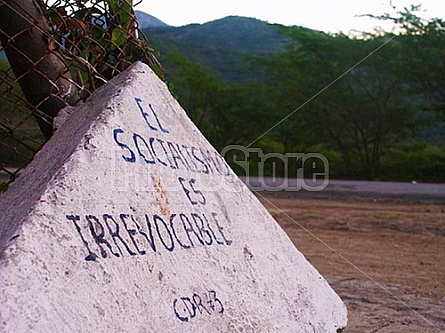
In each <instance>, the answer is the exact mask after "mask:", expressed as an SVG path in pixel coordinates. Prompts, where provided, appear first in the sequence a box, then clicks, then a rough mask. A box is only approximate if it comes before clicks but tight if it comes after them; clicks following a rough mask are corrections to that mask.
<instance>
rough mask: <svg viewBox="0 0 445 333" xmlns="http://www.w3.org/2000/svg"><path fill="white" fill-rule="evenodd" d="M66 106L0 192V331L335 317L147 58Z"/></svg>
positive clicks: (316, 278) (203, 327)
mask: <svg viewBox="0 0 445 333" xmlns="http://www.w3.org/2000/svg"><path fill="white" fill-rule="evenodd" d="M138 103H139V105H138ZM153 110H154V112H155V113H156V115H157V117H158V119H156V118H155V113H154V112H153ZM143 113H145V116H144V114H143ZM73 114H74V116H66V115H65V118H66V120H65V121H59V122H58V127H59V129H58V130H57V131H56V133H55V135H54V137H53V138H52V139H51V140H50V141H49V142H48V143H47V144H46V146H45V147H44V148H43V150H42V151H41V152H40V153H38V154H37V156H36V157H35V159H34V161H33V162H32V163H31V165H30V166H29V167H28V168H27V169H26V170H25V171H24V172H23V173H22V175H21V177H20V178H19V179H18V180H17V181H16V183H14V184H13V185H12V186H11V187H10V189H9V190H8V192H7V193H6V194H5V195H3V196H1V197H0V207H1V211H2V214H1V216H0V251H1V252H2V254H1V257H0V304H1V310H0V331H1V332H8V333H9V332H11V333H12V332H14V333H17V332H141V333H142V332H311V333H312V332H336V331H337V329H339V328H342V327H344V326H345V325H346V321H347V319H346V308H345V306H344V304H343V303H342V301H341V300H340V298H339V297H338V296H337V295H336V294H335V293H334V291H333V290H332V289H331V288H330V286H329V285H328V284H327V282H326V281H325V279H324V278H323V277H322V276H321V275H320V274H319V273H318V272H317V271H316V270H315V269H314V268H313V267H312V266H311V265H310V264H309V263H308V262H307V261H306V259H305V258H304V257H303V255H302V254H301V253H299V252H298V251H297V250H296V249H295V247H294V246H293V244H292V242H291V241H290V240H289V238H288V237H287V236H286V234H285V233H284V231H283V230H282V229H281V228H280V227H279V226H278V224H277V223H276V222H275V221H274V220H273V218H272V217H271V216H270V215H269V213H268V212H267V211H266V210H265V209H264V208H263V207H262V205H261V204H260V203H259V202H258V200H257V199H256V198H255V196H254V195H253V194H251V193H250V192H249V190H248V189H247V188H246V187H245V186H244V185H243V184H242V183H241V181H240V180H239V179H238V178H237V177H236V175H235V174H234V173H233V172H232V171H231V170H229V168H228V167H227V165H226V164H225V163H224V162H223V160H222V158H221V157H220V156H219V155H218V154H217V153H216V152H215V150H214V149H213V148H212V147H211V145H210V144H209V143H208V142H207V140H206V139H205V138H204V137H203V136H202V134H201V133H200V132H199V130H198V129H197V128H196V127H195V126H194V125H193V124H192V122H191V121H190V119H189V118H188V117H187V115H186V114H185V112H184V111H183V110H182V109H181V107H180V106H179V105H178V103H177V102H176V101H175V100H174V99H173V98H172V97H171V95H170V93H169V91H168V89H167V88H166V86H165V85H164V83H162V82H161V81H160V80H159V79H158V78H157V77H156V75H155V74H154V73H153V72H152V71H151V70H150V69H149V68H148V67H147V66H146V65H144V64H141V63H138V64H135V65H134V66H132V67H131V69H130V70H128V71H126V72H125V73H123V74H121V75H120V76H118V77H117V78H115V79H113V80H112V81H111V82H110V83H109V84H108V85H106V86H105V87H103V88H102V89H100V90H99V91H98V92H97V93H96V94H95V95H94V96H93V97H92V98H91V99H90V101H89V102H88V103H86V104H85V105H83V106H81V107H79V108H77V109H76V110H74V113H73ZM149 124H150V125H151V126H152V127H153V128H150V127H149ZM167 131H168V132H167ZM134 140H136V141H137V142H138V144H139V147H140V148H141V154H142V155H144V156H141V154H139V152H138V151H137V148H136V147H135V143H134ZM143 140H145V142H147V143H148V145H149V146H150V143H151V142H152V143H153V148H154V150H155V151H156V153H157V156H158V158H159V159H156V158H155V157H154V158H152V156H151V155H150V153H149V152H148V150H147V148H144V141H143ZM158 140H162V144H163V145H164V148H165V149H166V151H167V155H168V157H169V159H170V161H169V160H168V159H167V158H166V155H165V152H163V147H162V145H161V143H160V141H158ZM177 144H178V145H179V149H180V150H181V152H182V156H179V157H178V156H176V160H175V159H174V158H173V157H172V151H173V154H176V153H177V154H178V155H179V154H181V153H180V152H175V149H176V150H178V146H177ZM170 145H172V146H173V148H171V146H170ZM192 147H193V148H192ZM171 149H172V150H171ZM203 151H204V152H205V154H209V155H211V157H212V158H213V161H214V162H215V163H217V164H218V168H219V171H217V170H216V167H215V165H214V164H212V163H213V162H212V161H204V157H203ZM207 152H209V153H207ZM144 157H145V158H146V159H147V162H148V163H147V162H146V161H145V160H144ZM179 159H182V160H183V161H185V160H186V161H187V162H186V163H188V166H187V165H185V164H184V163H181V161H180V160H179ZM151 160H153V161H154V163H151ZM175 161H176V162H177V163H178V168H177V169H172V167H171V164H172V163H173V165H174V163H175ZM163 163H164V164H166V165H164V164H163ZM207 163H210V167H209V166H208V165H207V167H205V166H204V165H205V164H207ZM210 168H211V170H210ZM196 170H198V171H196ZM204 171H209V174H206V173H204ZM181 182H182V185H181ZM183 187H184V188H185V189H186V190H184V189H183ZM187 191H189V192H187ZM121 214H124V215H121ZM175 214H176V215H175ZM180 214H184V215H180ZM193 214H196V215H193ZM146 216H147V217H148V221H149V222H150V226H151V234H150V231H149V230H150V229H149V227H148V225H147V223H146ZM197 216H198V217H197ZM193 217H195V219H196V221H197V223H194V221H193ZM76 218H78V220H75V219H76ZM181 218H182V219H183V221H184V224H183V223H181ZM96 219H97V220H96ZM122 219H123V220H124V221H125V223H126V225H125V224H124V222H123V221H122ZM187 219H188V221H190V223H191V225H190V224H188V222H187ZM200 219H202V220H200ZM215 219H216V220H217V221H218V222H216V220H215ZM88 221H90V222H91V225H90V224H89V222H88ZM162 221H164V222H162ZM201 221H202V224H201ZM74 222H76V223H74ZM107 223H108V226H107ZM115 223H116V224H117V225H118V226H119V233H117V230H116V224H115ZM135 223H137V224H138V225H139V227H137V225H136V224H135ZM156 223H157V224H156ZM163 223H165V224H163ZM172 223H173V229H174V230H175V232H173V231H172ZM217 223H218V224H219V226H218V224H217ZM76 224H77V226H76ZM156 225H157V227H158V229H159V233H158V232H157V228H156ZM90 227H91V228H90ZM77 228H78V230H77ZM166 228H167V229H166ZM126 229H128V230H130V231H127V230H126ZM186 229H187V230H188V231H187V230H186ZM192 229H193V230H192ZM200 229H202V230H200ZM167 230H168V231H167ZM93 233H96V236H97V237H96V238H97V240H98V242H103V243H101V244H100V245H101V246H102V249H103V250H102V252H103V253H101V251H100V246H99V245H98V244H97V243H96V242H95V239H94V238H93ZM102 233H103V237H102V238H101V237H99V236H101V234H102ZM112 233H114V237H112ZM169 233H170V236H169ZM130 234H131V235H132V236H130ZM151 236H152V237H153V242H154V246H155V247H156V252H155V251H154V249H153V248H152V247H151V246H150V244H149V242H148V240H150V241H151ZM119 237H120V238H119ZM160 237H162V240H163V241H164V243H165V245H163V244H162V241H161V238H160ZM178 240H179V241H178ZM192 243H193V245H192ZM86 244H88V248H89V250H88V249H87V246H86ZM89 251H90V252H89ZM113 253H114V254H113ZM131 254H133V255H131ZM105 256H106V257H105ZM192 303H193V305H192ZM187 307H188V309H187Z"/></svg>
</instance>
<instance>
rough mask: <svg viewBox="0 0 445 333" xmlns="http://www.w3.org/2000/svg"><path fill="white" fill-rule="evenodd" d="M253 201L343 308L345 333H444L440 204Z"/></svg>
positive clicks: (444, 239)
mask: <svg viewBox="0 0 445 333" xmlns="http://www.w3.org/2000/svg"><path fill="white" fill-rule="evenodd" d="M257 196H258V197H259V199H260V200H261V202H262V203H263V204H264V205H265V206H266V208H267V209H268V210H269V211H270V212H271V213H272V215H273V216H274V217H275V219H276V220H277V221H278V222H279V223H280V225H281V226H282V227H283V228H284V230H285V231H286V232H287V234H288V235H289V237H290V238H291V239H292V241H293V242H294V244H295V245H296V247H297V248H298V249H299V250H300V251H301V252H302V253H303V254H304V255H305V256H306V258H307V259H308V260H309V261H310V262H311V263H312V264H313V265H314V266H315V267H316V268H317V269H318V271H319V272H320V273H321V274H322V275H323V276H324V277H325V278H326V279H327V280H328V281H329V283H330V284H331V286H332V287H333V288H334V289H335V291H336V292H337V293H338V294H339V296H340V297H341V298H342V300H343V301H344V302H345V304H346V306H347V308H348V318H349V322H348V327H347V328H346V329H345V331H344V332H345V333H367V332H369V333H371V332H373V333H375V332H379V333H389V332H391V333H392V332H394V333H399V332H403V333H405V332H408V333H411V332H412V333H414V332H416V333H423V332H425V333H429V332H435V333H437V332H445V205H439V204H435V205H432V204H422V203H409V202H373V201H370V202H366V201H360V202H351V201H345V200H339V199H329V200H328V199H307V198H306V199H303V198H297V197H292V196H289V195H280V194H266V193H260V194H258V195H257Z"/></svg>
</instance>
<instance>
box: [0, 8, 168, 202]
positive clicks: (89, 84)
mask: <svg viewBox="0 0 445 333" xmlns="http://www.w3.org/2000/svg"><path fill="white" fill-rule="evenodd" d="M0 43H1V44H0V193H1V192H3V191H5V190H6V189H7V186H8V184H9V183H11V182H12V181H14V179H15V178H16V177H17V176H18V175H19V174H20V170H21V169H23V168H24V167H25V166H26V165H27V163H29V162H30V160H31V159H32V157H33V156H34V154H35V153H36V152H37V151H38V150H39V149H40V148H41V147H42V146H43V144H44V143H45V142H46V141H47V140H48V139H49V138H50V137H51V135H52V121H53V119H54V117H55V116H56V115H57V113H58V111H59V110H60V109H61V108H63V107H65V106H67V105H77V104H79V103H82V102H84V101H85V99H86V98H88V96H90V95H91V93H92V92H93V91H95V90H96V89H97V88H98V87H100V86H101V85H102V84H104V83H106V82H107V81H108V80H109V79H111V78H112V77H113V76H115V75H116V74H118V73H120V72H121V71H123V70H124V69H125V68H127V67H128V66H129V65H130V64H131V63H133V62H135V61H137V60H141V61H143V62H145V63H147V64H148V65H150V66H151V67H152V68H153V69H154V70H155V71H157V72H158V74H159V75H162V73H161V69H160V65H159V64H158V62H157V61H156V58H155V57H154V56H153V53H152V50H151V49H150V48H149V46H148V43H147V41H146V39H145V38H144V36H143V34H142V33H141V32H140V31H139V29H138V23H137V20H136V16H135V14H134V11H133V4H132V1H131V0H96V1H85V0H67V1H49V0H0Z"/></svg>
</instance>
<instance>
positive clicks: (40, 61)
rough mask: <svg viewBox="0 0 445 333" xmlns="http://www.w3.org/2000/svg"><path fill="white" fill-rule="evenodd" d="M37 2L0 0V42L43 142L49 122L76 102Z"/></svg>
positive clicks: (70, 83)
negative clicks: (67, 106)
mask: <svg viewBox="0 0 445 333" xmlns="http://www.w3.org/2000/svg"><path fill="white" fill-rule="evenodd" d="M36 1H37V0H0V42H1V43H2V46H3V47H4V49H5V52H6V56H7V57H8V60H9V63H10V65H11V68H12V70H13V71H14V74H15V76H16V77H17V78H18V79H19V83H20V87H21V89H22V91H23V93H24V95H25V97H26V100H27V101H28V103H29V104H30V105H31V106H32V107H33V112H34V114H35V116H36V118H37V122H38V124H39V127H40V129H41V130H42V132H43V134H44V136H45V138H46V139H49V138H50V137H51V135H52V121H53V118H54V117H55V116H56V115H57V113H58V112H59V110H60V109H61V108H63V107H65V106H66V105H67V104H71V105H73V104H75V102H76V101H77V98H78V94H77V88H76V85H75V84H74V83H73V81H72V79H71V75H70V73H69V68H68V66H67V65H66V64H65V61H64V58H63V56H62V54H61V53H60V50H59V47H58V45H57V43H55V41H54V40H52V39H51V38H50V37H49V35H47V33H48V31H49V26H48V23H47V21H46V20H45V18H44V17H43V15H42V10H41V8H40V7H39V5H38V3H37V2H36Z"/></svg>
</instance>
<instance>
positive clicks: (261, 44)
mask: <svg viewBox="0 0 445 333" xmlns="http://www.w3.org/2000/svg"><path fill="white" fill-rule="evenodd" d="M144 32H145V33H146V35H147V36H148V38H149V42H150V45H151V46H153V47H154V49H155V50H156V51H157V52H159V54H160V56H159V57H160V60H161V62H162V61H163V60H164V62H165V59H166V57H167V56H168V55H170V54H172V53H173V52H179V53H181V54H183V55H185V56H186V57H188V58H189V59H190V60H191V61H193V62H196V63H198V64H200V65H203V66H206V67H209V68H212V69H213V70H215V71H216V72H218V73H219V74H220V75H221V77H222V78H223V79H227V80H234V81H238V80H243V79H244V78H246V77H247V76H248V75H249V73H246V72H244V71H240V70H239V69H240V68H243V67H245V66H246V61H245V60H246V56H267V55H270V54H272V53H276V52H278V51H282V50H283V49H284V47H285V46H286V45H287V44H288V43H289V39H288V37H286V36H283V35H282V34H279V33H278V32H277V27H276V26H273V25H270V24H268V23H267V22H264V21H260V20H257V19H253V18H246V17H239V16H229V17H226V18H223V19H219V20H216V21H212V22H208V23H205V24H191V25H186V26H183V27H179V28H175V27H156V28H149V29H145V30H144ZM167 62H168V61H167ZM250 74H251V73H250Z"/></svg>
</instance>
